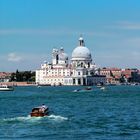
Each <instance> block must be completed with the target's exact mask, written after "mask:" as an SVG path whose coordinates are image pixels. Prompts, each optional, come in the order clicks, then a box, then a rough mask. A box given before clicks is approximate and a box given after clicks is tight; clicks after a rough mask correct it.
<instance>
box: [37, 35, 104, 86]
mask: <svg viewBox="0 0 140 140" xmlns="http://www.w3.org/2000/svg"><path fill="white" fill-rule="evenodd" d="M36 83H37V84H41V85H94V84H98V83H102V84H104V83H106V78H105V77H104V76H100V75H98V73H97V71H96V66H95V64H94V63H93V62H92V55H91V52H90V50H89V49H88V48H87V47H86V46H85V43H84V39H83V37H80V38H79V45H78V46H77V47H76V48H75V49H74V50H73V52H72V57H71V60H69V57H68V55H67V54H66V53H65V52H64V49H63V48H60V50H58V49H53V50H52V62H51V63H50V62H46V61H45V62H44V64H41V68H40V69H38V70H36Z"/></svg>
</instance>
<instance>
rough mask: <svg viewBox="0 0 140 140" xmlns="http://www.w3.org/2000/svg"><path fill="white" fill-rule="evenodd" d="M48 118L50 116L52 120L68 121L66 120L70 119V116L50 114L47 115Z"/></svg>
mask: <svg viewBox="0 0 140 140" xmlns="http://www.w3.org/2000/svg"><path fill="white" fill-rule="evenodd" d="M47 118H49V119H51V120H55V121H66V120H68V118H66V117H62V116H59V115H50V116H47Z"/></svg>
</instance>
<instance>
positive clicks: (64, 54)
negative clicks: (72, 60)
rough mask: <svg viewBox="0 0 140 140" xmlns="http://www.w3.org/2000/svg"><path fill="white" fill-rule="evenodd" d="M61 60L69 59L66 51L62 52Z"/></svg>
mask: <svg viewBox="0 0 140 140" xmlns="http://www.w3.org/2000/svg"><path fill="white" fill-rule="evenodd" d="M59 60H64V61H65V60H68V55H67V54H66V53H60V54H59Z"/></svg>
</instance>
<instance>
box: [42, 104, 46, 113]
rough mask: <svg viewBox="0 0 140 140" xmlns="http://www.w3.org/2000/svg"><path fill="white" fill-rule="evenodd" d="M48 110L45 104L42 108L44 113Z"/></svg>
mask: <svg viewBox="0 0 140 140" xmlns="http://www.w3.org/2000/svg"><path fill="white" fill-rule="evenodd" d="M46 109H47V106H46V105H45V104H42V106H41V110H42V112H45V110H46Z"/></svg>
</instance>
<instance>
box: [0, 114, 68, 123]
mask: <svg viewBox="0 0 140 140" xmlns="http://www.w3.org/2000/svg"><path fill="white" fill-rule="evenodd" d="M41 120H51V121H56V122H57V121H59V122H60V121H66V120H68V118H66V117H63V116H59V115H53V114H52V115H49V116H45V117H31V116H30V115H28V116H26V117H24V116H23V117H15V118H4V119H0V124H1V123H16V122H21V123H22V122H26V123H27V122H30V123H35V122H39V121H41Z"/></svg>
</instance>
